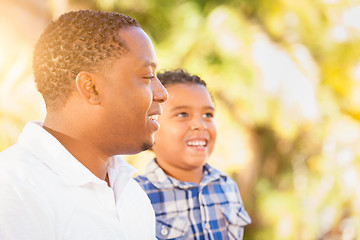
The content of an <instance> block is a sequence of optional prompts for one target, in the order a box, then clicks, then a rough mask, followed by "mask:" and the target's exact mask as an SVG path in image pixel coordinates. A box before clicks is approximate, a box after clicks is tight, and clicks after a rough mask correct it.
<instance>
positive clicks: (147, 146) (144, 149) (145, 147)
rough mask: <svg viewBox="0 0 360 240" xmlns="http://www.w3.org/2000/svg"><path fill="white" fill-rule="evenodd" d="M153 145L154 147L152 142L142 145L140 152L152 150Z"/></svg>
mask: <svg viewBox="0 0 360 240" xmlns="http://www.w3.org/2000/svg"><path fill="white" fill-rule="evenodd" d="M153 145H154V143H152V142H146V143H143V145H142V146H141V151H146V150H149V149H151V148H152V146H153Z"/></svg>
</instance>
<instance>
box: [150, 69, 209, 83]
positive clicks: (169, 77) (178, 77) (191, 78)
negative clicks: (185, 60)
mask: <svg viewBox="0 0 360 240" xmlns="http://www.w3.org/2000/svg"><path fill="white" fill-rule="evenodd" d="M157 78H158V79H159V80H160V82H161V83H162V84H163V85H164V86H165V87H166V86H169V85H173V84H176V83H193V84H200V85H203V86H205V87H207V86H206V82H205V81H204V80H202V79H201V78H200V77H199V76H197V75H190V74H189V73H188V72H186V71H185V70H184V69H175V70H170V71H164V72H159V73H157Z"/></svg>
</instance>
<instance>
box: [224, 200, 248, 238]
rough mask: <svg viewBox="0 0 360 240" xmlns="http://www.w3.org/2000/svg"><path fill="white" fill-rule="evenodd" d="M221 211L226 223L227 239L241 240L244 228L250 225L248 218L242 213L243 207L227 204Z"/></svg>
mask: <svg viewBox="0 0 360 240" xmlns="http://www.w3.org/2000/svg"><path fill="white" fill-rule="evenodd" d="M221 211H222V213H223V214H224V216H225V218H226V220H227V222H228V233H229V239H242V237H243V233H244V226H245V225H247V224H249V223H250V218H249V216H248V215H247V213H246V212H244V209H243V206H242V205H240V204H232V203H229V204H227V205H224V206H222V207H221Z"/></svg>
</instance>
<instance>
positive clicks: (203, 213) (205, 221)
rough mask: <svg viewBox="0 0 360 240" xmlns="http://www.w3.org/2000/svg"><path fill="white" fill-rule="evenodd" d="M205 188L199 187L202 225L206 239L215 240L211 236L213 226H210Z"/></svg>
mask: <svg viewBox="0 0 360 240" xmlns="http://www.w3.org/2000/svg"><path fill="white" fill-rule="evenodd" d="M202 190H203V187H201V186H200V187H199V203H200V214H201V223H202V227H203V231H204V233H206V234H204V237H205V239H206V240H213V236H212V234H211V226H210V216H209V212H208V211H207V207H206V204H207V203H206V197H205V195H204V194H202Z"/></svg>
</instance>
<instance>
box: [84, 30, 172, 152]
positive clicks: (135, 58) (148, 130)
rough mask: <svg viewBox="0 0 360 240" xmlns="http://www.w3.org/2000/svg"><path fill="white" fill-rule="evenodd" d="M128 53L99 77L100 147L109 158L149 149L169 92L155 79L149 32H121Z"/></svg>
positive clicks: (153, 57)
mask: <svg viewBox="0 0 360 240" xmlns="http://www.w3.org/2000/svg"><path fill="white" fill-rule="evenodd" d="M119 34H120V35H121V39H123V40H124V42H125V45H126V46H127V48H128V51H127V52H125V53H124V54H123V55H122V56H121V57H120V58H119V59H117V60H116V61H112V63H111V65H110V66H107V67H105V68H104V69H103V71H102V73H99V74H97V76H98V77H99V80H100V81H98V82H99V84H101V87H100V88H99V89H101V91H102V92H100V93H99V94H100V98H101V104H100V105H99V107H100V110H99V111H98V113H99V116H89V117H95V118H99V121H100V122H99V124H98V125H99V129H93V131H96V133H97V134H99V136H98V137H99V138H98V141H99V142H98V143H97V144H98V145H100V146H101V149H102V151H104V152H105V153H106V154H108V155H110V156H111V155H115V154H134V153H138V152H140V151H142V150H146V149H148V148H150V147H151V146H152V145H153V143H154V137H153V135H154V132H155V131H156V130H158V128H159V125H158V123H157V121H156V120H154V116H156V115H158V114H161V107H160V102H163V101H166V99H167V92H166V90H165V88H164V87H163V86H162V84H161V83H160V82H159V80H158V79H157V78H156V75H155V73H156V64H157V61H156V56H155V51H154V48H153V45H152V43H151V41H150V39H149V37H148V36H147V35H146V33H145V32H144V31H143V30H142V29H141V28H138V27H131V28H128V29H126V30H121V31H120V33H119Z"/></svg>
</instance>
